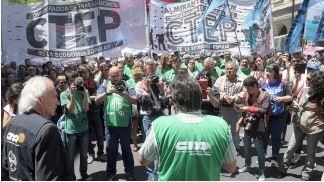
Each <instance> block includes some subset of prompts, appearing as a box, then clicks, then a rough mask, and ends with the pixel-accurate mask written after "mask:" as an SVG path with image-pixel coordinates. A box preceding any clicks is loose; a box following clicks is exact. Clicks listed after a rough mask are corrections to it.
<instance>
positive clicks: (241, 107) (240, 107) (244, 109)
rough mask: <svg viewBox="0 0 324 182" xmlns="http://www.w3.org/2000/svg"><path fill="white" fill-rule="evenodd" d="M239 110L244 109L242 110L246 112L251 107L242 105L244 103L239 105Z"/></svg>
mask: <svg viewBox="0 0 324 182" xmlns="http://www.w3.org/2000/svg"><path fill="white" fill-rule="evenodd" d="M238 107H239V111H242V112H246V111H248V110H249V107H248V106H242V105H239V106H238Z"/></svg>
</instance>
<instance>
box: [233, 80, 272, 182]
mask: <svg viewBox="0 0 324 182" xmlns="http://www.w3.org/2000/svg"><path fill="white" fill-rule="evenodd" d="M243 85H244V87H245V89H246V91H247V94H246V95H245V97H244V102H243V103H244V104H243V105H235V108H236V109H237V110H239V111H242V112H243V113H242V117H241V118H240V120H239V121H238V122H237V124H236V132H239V127H241V126H243V127H244V137H243V143H244V154H245V165H244V166H243V167H242V168H240V169H239V172H240V173H244V172H247V171H249V170H250V169H251V157H252V156H251V145H252V138H253V140H254V143H255V148H256V151H257V154H258V163H259V181H264V180H265V176H264V168H265V151H264V141H265V140H266V127H267V118H268V114H270V113H269V112H268V111H270V110H269V106H270V96H269V94H268V93H267V92H266V91H263V90H261V89H260V87H259V83H258V80H257V79H256V78H254V77H252V76H250V77H248V78H246V79H245V80H244V81H243Z"/></svg>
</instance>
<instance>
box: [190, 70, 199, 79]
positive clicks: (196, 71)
mask: <svg viewBox="0 0 324 182" xmlns="http://www.w3.org/2000/svg"><path fill="white" fill-rule="evenodd" d="M188 73H189V76H190V77H192V78H196V77H197V76H198V75H199V71H198V70H196V69H195V70H194V71H193V72H192V71H190V70H189V69H188Z"/></svg>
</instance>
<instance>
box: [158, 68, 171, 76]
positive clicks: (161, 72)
mask: <svg viewBox="0 0 324 182" xmlns="http://www.w3.org/2000/svg"><path fill="white" fill-rule="evenodd" d="M170 70H171V69H165V70H163V71H161V68H158V69H157V70H156V75H157V76H158V77H160V78H161V79H162V78H164V75H165V73H166V72H168V71H170Z"/></svg>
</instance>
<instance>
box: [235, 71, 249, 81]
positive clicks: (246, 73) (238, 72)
mask: <svg viewBox="0 0 324 182" xmlns="http://www.w3.org/2000/svg"><path fill="white" fill-rule="evenodd" d="M236 74H237V76H239V77H241V78H242V79H243V80H244V79H245V78H246V77H248V76H250V74H251V70H250V69H246V70H242V69H241V68H240V69H238V70H237V72H236Z"/></svg>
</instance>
